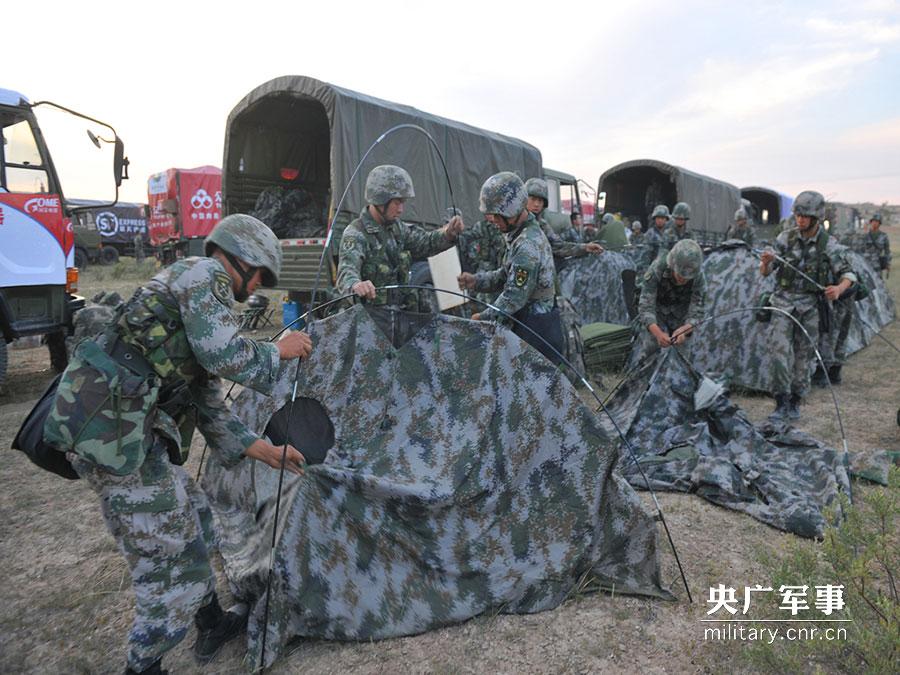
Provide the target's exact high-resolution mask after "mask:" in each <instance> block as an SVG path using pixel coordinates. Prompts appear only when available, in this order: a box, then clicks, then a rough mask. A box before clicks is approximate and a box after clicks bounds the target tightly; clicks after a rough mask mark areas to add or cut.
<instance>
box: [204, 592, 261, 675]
mask: <svg viewBox="0 0 900 675" xmlns="http://www.w3.org/2000/svg"><path fill="white" fill-rule="evenodd" d="M249 613H250V608H249V607H247V605H246V604H244V603H240V604H238V605H235V606H234V607H232V608H230V609H229V610H228V611H227V612H226V611H223V610H222V607H221V605H219V599H218V598H217V597H216V596H215V594H214V595H213V599H212V602H210V603H209V604H208V605H206V606H205V607H201V608H200V609H199V610H197V615H196V616H195V617H194V623H196V624H197V642H195V643H194V660H195V661H197V663H209V662H210V661H212V660H213V659H214V658H215V656H216V654H218V653H219V652H220V651H222V647H224V646H225V645H226V644H227V643H228V642H230V641H231V640H233V639H234V638H236V637H237V636H238V635H240V634H241V633H243V632H244V630H246V628H247V618H248V616H249Z"/></svg>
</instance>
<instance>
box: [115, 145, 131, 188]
mask: <svg viewBox="0 0 900 675" xmlns="http://www.w3.org/2000/svg"><path fill="white" fill-rule="evenodd" d="M115 142H116V151H115V155H114V156H113V176H114V178H115V179H116V187H119V186H120V185H122V181H123V180H127V179H128V164H129V163H130V162H129V161H128V158H127V157H126V156H125V144H124V143H123V142H122V139H121V138H119V137H118V135H117V136H116V141H115Z"/></svg>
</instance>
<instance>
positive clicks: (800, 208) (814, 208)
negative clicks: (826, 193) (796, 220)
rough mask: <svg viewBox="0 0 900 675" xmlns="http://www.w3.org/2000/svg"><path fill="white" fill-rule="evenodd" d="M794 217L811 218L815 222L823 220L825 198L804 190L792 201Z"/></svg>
mask: <svg viewBox="0 0 900 675" xmlns="http://www.w3.org/2000/svg"><path fill="white" fill-rule="evenodd" d="M794 215H795V216H812V217H813V218H815V219H816V220H817V221H819V220H822V219H824V218H825V197H823V196H822V194H821V193H819V192H814V191H813V190H804V191H803V192H801V193H800V194H799V195H797V198H796V199H795V200H794Z"/></svg>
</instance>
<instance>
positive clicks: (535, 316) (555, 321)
mask: <svg viewBox="0 0 900 675" xmlns="http://www.w3.org/2000/svg"><path fill="white" fill-rule="evenodd" d="M513 317H514V318H515V319H517V320H519V321H521V322H522V324H524V325H525V326H527V327H528V328H530V329H531V330H533V331H534V332H535V333H537V334H538V335H540V336H541V337H542V338H544V340H546V341H547V342H549V343H550V344H551V345H552V346H553V347H554V348H555V349H556V352H558V353H555V352H554V351H553V350H552V349H550V347H548V346H547V345H546V343H544V341H543V340H540V339H538V338H537V337H535V335H534V333H532V332H531V331H530V330H526V329H525V328H523V327H522V326H521V325H520V324H518V323H515V324H513V333H515V334H516V335H518V336H519V337H520V338H521V339H522V340H524V341H525V342H527V343H528V344H530V345H531V346H532V347H534V348H535V349H537V350H538V351H539V352H540V353H541V354H543V355H544V356H546V357H547V358H548V359H550V361H552V362H553V364H554V365H557V366H558V365H559V364H560V363H562V359H561V358H560V356H559V354H561V353H562V351H563V349H565V341H564V340H563V330H562V321H561V319H560V316H559V307H557V306H556V305H555V304H554V306H553V309H552V310H551V311H549V312H543V313H538V312H535V311H534V305H533V304H528V305H525V307H523V308H522V309H520V310H519V311H518V312H516V313H515V314H513Z"/></svg>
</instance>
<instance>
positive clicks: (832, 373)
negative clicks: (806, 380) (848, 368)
mask: <svg viewBox="0 0 900 675" xmlns="http://www.w3.org/2000/svg"><path fill="white" fill-rule="evenodd" d="M828 379H829V380H831V384H840V383H841V367H840V366H831V368H829V369H828Z"/></svg>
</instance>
